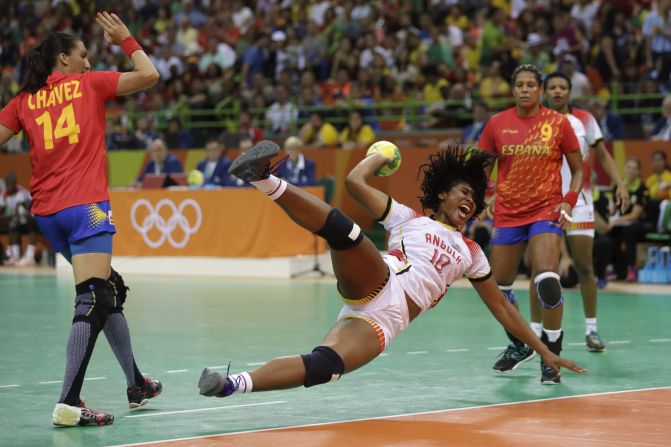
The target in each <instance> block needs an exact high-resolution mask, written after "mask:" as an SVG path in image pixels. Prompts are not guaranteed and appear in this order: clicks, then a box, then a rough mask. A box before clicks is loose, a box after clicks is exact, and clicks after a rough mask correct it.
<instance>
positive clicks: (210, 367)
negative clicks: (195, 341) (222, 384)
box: [207, 365, 228, 369]
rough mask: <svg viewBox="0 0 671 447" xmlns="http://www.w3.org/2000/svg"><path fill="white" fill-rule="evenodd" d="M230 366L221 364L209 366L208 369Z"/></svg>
mask: <svg viewBox="0 0 671 447" xmlns="http://www.w3.org/2000/svg"><path fill="white" fill-rule="evenodd" d="M224 368H228V365H219V366H208V367H207V369H224Z"/></svg>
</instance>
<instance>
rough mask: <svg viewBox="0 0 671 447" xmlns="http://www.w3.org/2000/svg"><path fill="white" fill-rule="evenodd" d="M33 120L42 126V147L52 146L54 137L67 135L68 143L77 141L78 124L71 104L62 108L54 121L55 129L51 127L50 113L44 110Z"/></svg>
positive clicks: (51, 147) (48, 147)
mask: <svg viewBox="0 0 671 447" xmlns="http://www.w3.org/2000/svg"><path fill="white" fill-rule="evenodd" d="M35 122H36V123H37V124H38V125H39V126H42V127H43V131H44V132H43V133H44V149H46V150H51V149H53V148H54V139H58V138H64V137H68V143H70V144H75V143H78V142H79V124H77V121H76V120H75V111H74V108H73V107H72V104H68V105H67V106H66V107H64V108H63V111H62V112H61V116H59V117H58V121H56V129H54V128H53V121H52V120H51V114H50V113H49V112H48V111H45V112H44V113H43V114H42V115H40V116H38V117H37V118H35Z"/></svg>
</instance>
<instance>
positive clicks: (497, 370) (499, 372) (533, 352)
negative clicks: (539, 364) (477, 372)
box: [492, 351, 536, 374]
mask: <svg viewBox="0 0 671 447" xmlns="http://www.w3.org/2000/svg"><path fill="white" fill-rule="evenodd" d="M534 357H536V351H532V352H531V355H530V356H529V357H527V358H525V359H524V360H520V361H519V362H517V363H516V364H515V366H513V367H512V368H510V369H506V370H505V371H502V370H500V369H494V368H492V371H494V372H495V373H496V374H505V373H507V372H510V371H515V370H516V369H517V367H518V366H520V365H521V364H522V363H525V362H528V361H529V360H531V359H532V358H534Z"/></svg>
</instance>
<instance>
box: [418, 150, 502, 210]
mask: <svg viewBox="0 0 671 447" xmlns="http://www.w3.org/2000/svg"><path fill="white" fill-rule="evenodd" d="M495 158H496V157H495V156H494V155H493V154H490V153H487V152H482V151H480V150H478V149H476V148H474V147H472V146H468V145H460V144H450V145H448V146H447V149H446V150H442V151H440V152H436V153H434V154H431V155H430V156H429V160H428V161H427V162H426V163H424V164H423V165H421V166H420V167H419V172H418V173H417V177H419V175H420V174H424V178H423V179H422V184H421V186H420V188H421V190H422V192H423V193H424V196H423V197H419V200H420V202H421V204H422V209H424V210H427V209H429V210H432V211H433V212H434V213H435V212H437V211H438V207H439V205H440V203H441V200H440V199H439V198H438V195H439V194H440V193H441V192H447V191H450V190H451V189H452V188H453V187H454V185H456V184H457V183H459V182H466V183H468V184H469V185H470V186H471V188H473V201H474V202H475V213H474V214H473V217H474V218H475V217H476V216H478V215H479V214H480V213H481V212H482V210H484V209H485V207H486V206H487V204H486V203H485V190H486V189H487V174H486V173H485V168H487V167H488V166H490V165H492V164H493V163H494V160H495Z"/></svg>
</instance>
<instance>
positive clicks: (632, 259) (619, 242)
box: [608, 157, 648, 282]
mask: <svg viewBox="0 0 671 447" xmlns="http://www.w3.org/2000/svg"><path fill="white" fill-rule="evenodd" d="M624 173H625V177H626V179H625V181H626V183H627V188H628V190H629V197H630V198H631V204H630V205H629V208H628V209H626V210H624V211H623V212H620V210H616V209H612V208H614V206H613V207H611V210H610V211H611V214H612V217H611V218H610V220H609V221H608V229H609V234H610V237H611V238H612V240H613V242H614V244H613V245H614V247H615V250H614V253H613V265H614V267H615V274H616V275H617V278H618V279H626V280H627V281H628V282H635V281H636V242H637V241H638V233H639V231H640V230H641V218H642V216H643V211H644V210H645V207H646V202H647V200H648V188H646V186H645V183H643V180H642V179H641V161H640V160H639V159H638V158H636V157H631V158H629V159H628V160H627V162H626V163H625V165H624Z"/></svg>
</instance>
